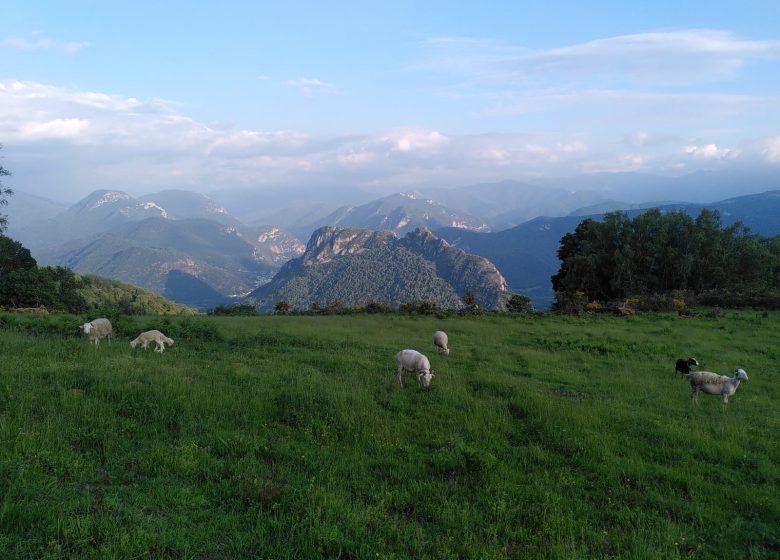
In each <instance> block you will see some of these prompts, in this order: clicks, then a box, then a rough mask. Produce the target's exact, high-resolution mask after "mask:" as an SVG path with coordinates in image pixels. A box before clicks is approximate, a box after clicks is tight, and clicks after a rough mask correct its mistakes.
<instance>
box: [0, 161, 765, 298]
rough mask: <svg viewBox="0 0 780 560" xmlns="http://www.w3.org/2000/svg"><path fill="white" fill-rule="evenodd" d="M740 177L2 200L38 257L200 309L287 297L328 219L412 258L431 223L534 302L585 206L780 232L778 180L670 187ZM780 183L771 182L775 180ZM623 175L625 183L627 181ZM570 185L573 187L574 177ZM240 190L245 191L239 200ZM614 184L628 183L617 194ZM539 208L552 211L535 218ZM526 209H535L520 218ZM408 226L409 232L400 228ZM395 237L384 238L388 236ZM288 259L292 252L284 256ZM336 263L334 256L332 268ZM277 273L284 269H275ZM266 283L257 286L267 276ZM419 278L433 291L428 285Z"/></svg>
mask: <svg viewBox="0 0 780 560" xmlns="http://www.w3.org/2000/svg"><path fill="white" fill-rule="evenodd" d="M744 177H748V178H750V177H751V176H750V175H746V176H744ZM744 177H743V178H744ZM739 178H740V177H730V178H729V177H727V178H723V177H720V176H717V177H713V176H711V175H708V174H706V173H697V174H692V175H689V176H684V177H678V178H659V177H652V176H643V175H639V174H602V175H592V176H583V177H581V178H580V179H581V180H580V181H579V182H577V183H576V184H575V183H574V182H572V183H567V182H566V181H563V182H560V183H556V184H550V185H548V186H546V187H540V184H541V183H535V184H531V183H520V182H516V181H504V182H501V183H492V184H483V185H474V186H472V187H470V188H458V189H450V190H446V191H445V190H437V189H433V188H427V189H420V191H419V192H417V191H416V192H411V193H396V194H393V195H389V196H384V197H381V198H377V199H373V200H366V198H367V193H365V192H363V191H359V190H357V189H349V188H343V189H336V190H335V191H334V198H333V200H331V201H330V202H328V200H327V199H326V198H324V197H325V195H326V193H321V195H322V196H320V197H314V198H311V199H306V196H305V194H306V193H307V192H309V193H310V192H311V190H309V191H305V190H301V191H292V192H291V193H290V198H289V199H287V198H285V197H284V193H283V192H281V191H279V192H272V193H270V194H269V195H268V197H267V203H265V204H264V203H263V201H264V198H263V193H246V192H245V191H223V192H224V194H225V195H226V196H227V197H228V198H229V199H230V200H231V206H230V207H231V208H237V209H239V210H240V213H241V215H242V216H243V218H238V217H236V216H235V215H234V214H233V213H232V212H230V211H228V210H226V209H225V207H223V206H222V205H221V204H219V203H217V202H215V201H214V200H213V199H211V198H209V197H206V196H203V195H200V194H196V193H193V192H189V191H185V190H166V191H162V192H159V193H153V194H149V195H145V196H142V197H132V196H130V195H128V194H127V193H124V192H121V191H113V190H98V191H95V192H93V193H91V194H90V195H89V196H87V197H85V198H84V199H82V200H80V201H79V202H77V203H76V204H74V205H71V206H69V207H68V206H66V205H64V204H62V203H60V202H56V201H49V200H47V199H42V198H40V197H34V196H29V195H25V194H24V193H17V194H16V195H14V196H13V197H11V198H10V199H9V205H8V206H6V207H4V208H3V210H4V212H6V213H7V214H8V215H9V225H10V227H9V231H8V233H9V235H10V236H11V237H14V238H15V239H18V240H19V241H21V242H22V243H23V244H24V245H25V246H27V247H28V248H29V249H30V250H31V251H32V253H33V255H34V256H35V258H36V259H37V260H38V261H39V262H40V263H41V264H52V265H64V266H68V267H71V268H73V269H74V270H76V271H78V272H82V273H94V274H101V275H103V276H106V277H110V278H116V279H118V280H122V281H124V282H128V283H132V284H135V285H138V286H140V287H144V288H148V289H150V290H152V291H154V292H155V293H158V294H164V295H166V296H167V297H170V298H172V299H173V300H174V301H177V302H180V303H186V304H188V305H193V306H196V307H198V308H199V309H208V308H209V307H213V306H214V305H216V304H217V303H224V302H226V301H230V300H231V299H235V298H238V297H242V296H246V295H247V294H250V293H252V294H253V296H252V297H254V298H256V299H257V300H258V301H260V300H263V301H266V300H268V301H270V300H269V298H271V297H272V296H271V295H270V294H271V293H276V295H277V296H279V299H285V298H286V297H287V295H285V294H289V293H291V292H290V290H291V288H290V286H292V285H295V282H297V283H298V285H302V283H303V280H301V279H300V278H299V279H298V280H296V281H295V282H292V284H291V283H290V282H291V280H290V273H291V271H292V269H293V268H294V267H295V266H299V269H298V272H300V270H301V269H300V266H303V264H302V263H301V262H298V261H296V262H298V265H296V264H295V262H293V261H295V260H296V259H299V258H303V255H304V253H305V252H310V249H312V243H313V242H314V241H313V240H314V238H313V237H312V238H311V239H310V236H311V235H312V232H320V234H321V231H322V228H323V227H327V226H337V227H338V228H340V229H342V230H350V229H357V230H369V231H389V232H392V233H393V236H394V237H392V236H390V237H381V236H380V237H378V238H376V239H373V240H372V241H369V240H366V243H367V245H366V248H367V247H374V245H376V246H377V247H379V246H380V245H381V246H382V247H385V248H384V249H382V250H385V251H387V255H388V257H387V258H395V256H396V255H401V254H402V253H403V251H406V253H403V256H402V257H399V258H402V260H403V259H406V260H410V259H412V260H413V257H411V256H410V255H411V254H414V255H415V257H414V258H420V259H424V260H426V262H428V263H432V262H434V260H435V259H433V260H432V259H431V258H430V255H428V256H423V254H422V253H420V252H419V249H420V248H419V247H418V248H417V249H415V250H412V248H411V246H409V244H410V243H411V242H412V240H419V239H423V238H425V236H421V234H417V233H416V232H418V230H419V229H420V228H426V229H425V230H422V231H427V232H428V234H429V235H433V236H434V237H435V238H437V239H439V241H441V240H445V241H447V242H448V245H452V246H454V248H458V249H462V250H463V251H465V253H470V254H474V255H479V256H481V257H484V258H486V259H488V260H489V261H490V262H491V263H493V264H494V265H495V266H496V267H497V269H498V270H499V271H500V272H501V274H503V275H504V277H505V278H506V282H507V283H508V286H509V288H510V289H511V290H513V291H517V292H520V293H524V294H526V295H529V296H530V297H531V298H532V299H533V301H534V303H535V305H536V306H537V307H539V308H544V307H547V306H548V305H549V304H550V302H551V299H552V292H551V287H550V276H551V275H552V274H554V273H555V272H556V271H557V268H558V259H557V255H556V251H557V248H558V243H559V240H560V238H561V237H562V236H563V235H564V234H566V233H568V232H570V231H573V230H574V228H575V227H576V225H577V224H578V223H579V222H580V221H581V220H582V219H584V218H585V217H593V218H595V219H599V218H600V217H601V216H602V215H603V213H604V212H607V211H614V210H617V209H620V210H625V211H627V212H628V213H629V214H630V215H632V216H633V215H636V214H637V213H640V212H642V211H644V210H646V209H647V208H651V207H660V208H661V209H662V211H664V212H671V211H683V212H687V213H689V214H691V215H694V216H695V215H697V214H698V213H699V212H700V211H701V209H702V208H703V207H707V208H713V209H717V210H719V211H720V213H721V215H722V222H723V224H724V225H728V224H731V223H733V222H734V221H736V220H740V221H741V222H743V223H744V224H745V225H747V226H748V227H749V228H750V229H751V230H752V231H753V232H755V233H759V234H763V235H776V234H778V233H780V191H768V192H764V193H761V194H755V195H746V196H739V197H732V198H727V199H724V200H721V201H719V202H712V203H707V204H704V203H701V202H693V203H692V202H677V201H674V200H675V199H676V198H682V197H683V196H684V193H685V192H687V191H682V190H681V191H679V192H678V191H677V190H676V189H678V188H682V187H681V186H685V185H693V187H691V188H692V189H693V190H692V191H691V192H694V193H697V192H698V193H699V194H701V188H700V189H699V190H698V191H697V190H696V188H698V187H696V185H701V184H705V183H706V182H707V180H708V179H711V180H712V181H713V185H714V186H713V192H720V191H722V190H726V187H725V186H724V185H732V186H733V182H734V181H737V180H738V179H739ZM753 178H754V179H755V180H756V181H757V183H758V184H771V182H772V180H773V179H772V177H769V176H764V175H755V176H753ZM654 182H655V184H657V185H659V188H658V190H657V191H652V189H651V186H652V184H654ZM778 184H779V183H778V182H775V183H774V185H775V187H777V186H778ZM620 185H624V186H626V185H628V186H627V187H626V188H625V189H624V190H621V189H620ZM575 186H580V187H581V188H580V189H574V188H573V187H575ZM629 187H630V188H629ZM694 187H695V188H694ZM729 188H731V187H729ZM240 192H244V193H245V195H246V202H245V204H243V205H241V204H240V196H239V194H240ZM645 192H653V193H655V194H657V196H658V198H656V199H655V200H664V202H652V201H651V202H642V201H640V202H636V201H633V200H628V199H629V198H630V199H633V198H634V196H636V195H637V193H645ZM422 193H424V194H422ZM618 194H620V195H631V196H625V197H624V198H622V199H621V198H620V197H618V196H616V195H618ZM350 196H355V197H356V201H357V202H358V204H357V205H354V206H352V205H349V204H347V205H343V204H342V205H341V206H340V207H335V204H336V203H337V202H343V201H345V200H346V199H348V198H349V197H350ZM662 196H663V197H664V198H661V197H662ZM646 200H652V199H649V198H648V199H646ZM442 201H445V202H446V203H444V202H442ZM670 201H671V202H670ZM545 212H550V213H551V214H553V215H552V216H550V217H544V216H543V217H538V216H539V214H544V213H545ZM555 214H557V215H555ZM530 216H534V217H532V218H531V219H528V218H529V217H530ZM253 220H263V221H264V223H265V224H271V225H263V224H262V223H259V222H256V221H253ZM502 224H503V225H502ZM452 226H456V227H452ZM503 226H506V227H503ZM326 231H327V229H326ZM431 232H433V233H432V234H431ZM409 234H413V235H412V236H411V237H408V236H409ZM404 236H406V237H404ZM304 239H306V240H309V242H308V247H309V248H307V246H305V245H304V244H303V243H302V242H301V240H304ZM392 239H395V240H394V241H393V240H392ZM380 241H381V242H380ZM405 244H406V245H405ZM429 245H430V244H429ZM314 246H317V243H314ZM391 246H392V250H391V249H389V248H387V247H391ZM401 249H403V251H402V250H401ZM415 251H417V252H415ZM444 253H446V251H444ZM372 254H374V253H372ZM367 257H368V255H366V258H364V259H363V261H359V260H355V261H354V262H352V263H351V264H350V265H349V266H346V265H344V266H345V270H344V271H341V272H340V274H342V275H343V274H348V273H349V271H354V272H355V274H358V270H359V271H360V272H359V274H361V275H363V276H364V277H366V278H367V277H368V276H367V275H366V274H367V273H366V270H367V268H368V267H369V265H371V266H376V267H379V268H382V267H384V268H382V273H381V274H378V275H377V278H381V281H382V282H385V283H388V282H390V280H388V278H390V276H392V274H391V272H392V273H393V274H399V275H401V278H405V277H406V275H407V274H408V273H409V271H411V270H414V267H408V268H397V269H392V267H390V268H388V266H389V265H387V263H379V262H377V261H372V260H371V259H368V258H367ZM288 262H289V263H291V264H290V265H289V266H287V265H285V263H288ZM370 263H373V264H370ZM286 266H287V267H286ZM421 266H422V265H421ZM426 266H434V265H430V264H429V265H426ZM285 267H286V268H285ZM355 267H357V268H355ZM326 268H327V267H326ZM337 268H338V267H336V266H333V265H331V266H330V267H329V270H333V271H336V269H337ZM322 270H325V268H322V269H318V270H314V269H312V268H311V267H310V269H309V272H311V273H312V274H313V275H315V276H316V275H317V274H321V271H322ZM462 272H463V271H462ZM440 273H441V271H439V270H437V276H439V278H440V280H442V281H443V282H445V283H446V284H448V285H449V286H450V288H446V287H443V286H441V285H440V287H441V290H439V292H440V293H441V294H449V295H448V296H446V297H445V296H443V295H442V296H441V297H442V298H444V299H442V301H445V300H447V298H449V300H448V301H450V303H453V304H454V302H455V301H456V299H457V301H460V298H461V297H462V296H463V293H464V292H463V289H462V286H459V284H458V281H457V278H456V277H455V276H453V275H451V276H450V277H449V278H444V277H443V276H441V275H440ZM463 274H465V272H463ZM275 275H280V276H279V277H278V278H275V279H274V276H275ZM343 278H344V277H343V276H342V280H343ZM272 279H274V282H271V280H272ZM284 279H286V280H285V281H283V280H284ZM393 281H395V280H393ZM269 282H271V283H270V284H268V286H267V287H266V289H263V288H262V286H263V284H267V283H269ZM307 282H308V281H307ZM426 282H429V280H426ZM436 282H439V280H436ZM429 283H430V282H429ZM341 284H345V282H343V281H342V282H341ZM430 285H431V286H432V285H433V284H430ZM437 285H439V284H437ZM282 286H286V287H284V288H282ZM258 290H259V291H258ZM273 290H281V291H279V292H273ZM334 290H335V288H334V289H329V290H328V291H322V293H319V294H316V292H317V290H316V289H315V288H313V287H311V286H310V291H312V293H315V294H316V295H311V296H307V295H305V294H303V293H302V290H298V292H296V293H295V294H293V295H294V297H290V299H294V300H296V301H297V300H300V301H308V300H313V299H321V300H325V301H326V300H327V298H326V297H325V295H326V294H333V297H334V298H336V299H343V300H345V301H346V300H348V298H344V297H342V296H343V294H337V290H336V291H334ZM419 290H423V289H422V288H419V289H418V292H419ZM293 291H294V290H293ZM423 291H425V293H432V292H434V291H435V290H432V289H431V288H430V286H429V287H427V288H425V289H424V290H423ZM399 293H400V292H399ZM412 293H414V292H412ZM337 295H338V297H336V296H337ZM282 296H284V297H282ZM273 297H276V296H273ZM393 297H396V298H402V296H400V295H397V296H393ZM403 297H408V296H403ZM307 298H308V300H307ZM350 301H351V300H350Z"/></svg>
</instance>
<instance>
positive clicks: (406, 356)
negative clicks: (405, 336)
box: [395, 349, 435, 389]
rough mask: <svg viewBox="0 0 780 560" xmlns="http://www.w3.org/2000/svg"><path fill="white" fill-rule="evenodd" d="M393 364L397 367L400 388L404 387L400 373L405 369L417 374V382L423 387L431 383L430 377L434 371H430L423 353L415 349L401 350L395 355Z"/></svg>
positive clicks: (429, 364)
mask: <svg viewBox="0 0 780 560" xmlns="http://www.w3.org/2000/svg"><path fill="white" fill-rule="evenodd" d="M395 364H396V366H397V368H398V371H397V375H398V383H400V384H401V388H402V389H403V387H404V382H403V379H401V374H402V373H403V372H404V370H406V371H411V372H412V373H416V374H417V382H418V383H421V384H422V386H423V387H428V386H430V384H431V379H433V376H434V375H435V373H434V372H433V371H431V363H430V362H429V361H428V358H426V357H425V356H424V355H423V354H421V353H419V352H418V351H417V350H409V349H406V350H401V351H400V352H398V354H396V355H395Z"/></svg>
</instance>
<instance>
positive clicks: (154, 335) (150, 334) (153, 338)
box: [130, 330, 173, 354]
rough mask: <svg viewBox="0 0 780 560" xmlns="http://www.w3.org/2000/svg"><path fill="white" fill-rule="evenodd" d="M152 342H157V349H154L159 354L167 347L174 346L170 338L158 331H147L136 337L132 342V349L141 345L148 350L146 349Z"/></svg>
mask: <svg viewBox="0 0 780 560" xmlns="http://www.w3.org/2000/svg"><path fill="white" fill-rule="evenodd" d="M150 342H156V343H157V348H155V349H154V351H155V352H159V353H160V354H162V353H163V351H165V345H166V344H168V345H173V339H172V338H168V337H167V336H165V335H164V334H163V333H161V332H160V331H158V330H153V331H146V332H142V333H141V334H139V335H138V336H137V337H135V338H134V339H133V340H131V341H130V347H131V348H135V347H136V346H138V345H139V344H140V345H141V347H142V348H143V349H144V350H146V347H147V346H148V345H149V343H150Z"/></svg>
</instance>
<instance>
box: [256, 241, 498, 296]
mask: <svg viewBox="0 0 780 560" xmlns="http://www.w3.org/2000/svg"><path fill="white" fill-rule="evenodd" d="M467 291H471V292H472V293H473V294H474V295H475V297H476V299H477V302H478V303H479V304H481V305H483V306H484V307H489V308H501V307H503V305H504V303H505V299H506V297H508V292H507V288H506V281H505V280H504V278H503V277H502V276H501V274H500V273H498V271H497V270H496V268H495V266H493V264H492V263H490V262H489V261H488V260H487V259H484V258H482V257H478V256H476V255H469V254H466V253H465V252H464V251H462V250H460V249H458V248H456V247H452V246H451V245H450V244H449V243H447V242H445V241H443V240H441V239H438V238H436V237H435V236H434V235H433V234H431V232H430V230H427V229H425V228H420V229H418V230H416V231H414V232H410V233H409V234H407V236H406V237H405V238H403V239H399V238H398V237H397V236H396V235H395V233H393V232H390V231H381V232H373V231H370V230H360V229H354V228H339V227H324V228H321V229H319V230H317V231H316V232H314V234H313V235H312V237H311V239H310V240H309V243H308V245H307V247H306V252H305V253H304V254H303V255H302V256H301V257H299V258H297V259H293V260H291V261H289V262H287V263H286V264H285V265H284V266H283V267H282V268H281V269H280V270H279V272H278V273H277V275H276V276H275V277H274V278H273V280H272V281H271V282H270V283H268V284H266V285H264V286H261V287H259V288H258V289H256V290H255V291H253V292H252V293H251V294H250V295H249V296H248V299H250V300H251V301H254V302H255V303H256V304H257V306H258V308H259V309H260V310H263V311H268V310H270V309H273V307H274V305H275V304H276V302H278V301H286V302H287V303H289V304H291V305H293V306H294V307H297V308H299V309H308V307H309V306H310V305H311V303H312V302H313V301H319V302H321V303H326V302H331V301H335V300H338V301H340V302H341V303H342V304H344V305H347V306H353V305H365V304H366V303H368V302H370V301H378V302H382V303H387V304H391V305H399V304H401V303H404V302H407V301H430V302H435V303H437V304H439V305H441V306H443V307H449V308H453V307H460V306H461V305H462V303H461V299H460V298H461V297H462V296H463V295H464V294H465V293H466V292H467Z"/></svg>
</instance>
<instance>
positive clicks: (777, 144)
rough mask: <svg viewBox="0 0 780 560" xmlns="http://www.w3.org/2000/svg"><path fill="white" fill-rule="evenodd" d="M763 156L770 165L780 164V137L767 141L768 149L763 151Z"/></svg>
mask: <svg viewBox="0 0 780 560" xmlns="http://www.w3.org/2000/svg"><path fill="white" fill-rule="evenodd" d="M761 155H762V156H763V157H764V159H765V160H766V161H768V162H769V163H780V136H775V137H774V138H769V139H768V140H767V141H766V148H764V149H763V150H762V151H761Z"/></svg>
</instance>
